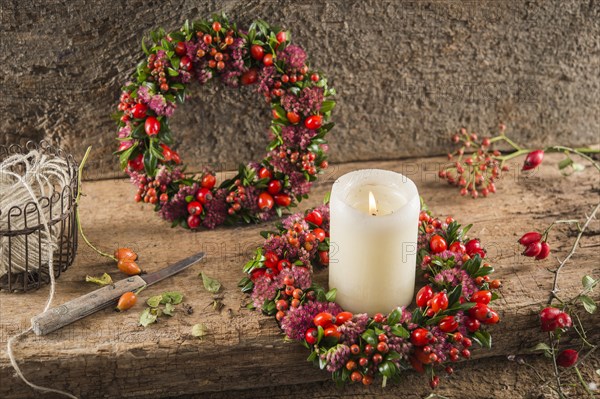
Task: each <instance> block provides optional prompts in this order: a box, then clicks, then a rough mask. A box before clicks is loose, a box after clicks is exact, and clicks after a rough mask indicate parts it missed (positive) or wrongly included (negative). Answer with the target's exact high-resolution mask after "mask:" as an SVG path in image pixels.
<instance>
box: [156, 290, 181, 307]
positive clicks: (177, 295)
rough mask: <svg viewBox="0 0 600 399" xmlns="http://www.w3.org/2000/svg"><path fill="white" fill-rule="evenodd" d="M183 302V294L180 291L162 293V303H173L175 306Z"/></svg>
mask: <svg viewBox="0 0 600 399" xmlns="http://www.w3.org/2000/svg"><path fill="white" fill-rule="evenodd" d="M182 301H183V294H182V293H181V292H179V291H167V292H163V293H162V299H161V301H160V303H162V304H166V303H172V304H173V305H179V304H180V303H181V302H182Z"/></svg>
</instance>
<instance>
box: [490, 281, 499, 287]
mask: <svg viewBox="0 0 600 399" xmlns="http://www.w3.org/2000/svg"><path fill="white" fill-rule="evenodd" d="M500 286H502V282H500V280H492V281H490V288H493V289H498V288H500Z"/></svg>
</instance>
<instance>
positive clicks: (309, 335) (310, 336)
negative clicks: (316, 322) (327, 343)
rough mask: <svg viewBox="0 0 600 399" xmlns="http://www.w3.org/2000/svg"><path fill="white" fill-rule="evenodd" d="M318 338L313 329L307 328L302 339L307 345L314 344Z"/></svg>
mask: <svg viewBox="0 0 600 399" xmlns="http://www.w3.org/2000/svg"><path fill="white" fill-rule="evenodd" d="M318 336H319V332H318V331H317V329H316V328H314V327H311V328H309V329H308V330H306V333H304V339H305V340H306V343H307V344H309V345H314V344H316V343H317V338H318Z"/></svg>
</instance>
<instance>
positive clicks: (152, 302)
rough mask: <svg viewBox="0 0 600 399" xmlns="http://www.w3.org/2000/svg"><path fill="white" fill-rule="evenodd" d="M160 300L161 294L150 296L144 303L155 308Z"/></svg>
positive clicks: (161, 298)
mask: <svg viewBox="0 0 600 399" xmlns="http://www.w3.org/2000/svg"><path fill="white" fill-rule="evenodd" d="M162 300H163V296H162V295H156V296H151V297H150V298H148V300H147V301H146V304H148V306H150V307H151V308H157V307H158V305H160V303H161V301H162Z"/></svg>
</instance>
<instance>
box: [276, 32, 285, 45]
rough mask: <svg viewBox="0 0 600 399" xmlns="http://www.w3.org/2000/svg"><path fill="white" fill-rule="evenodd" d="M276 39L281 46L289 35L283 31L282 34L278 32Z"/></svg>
mask: <svg viewBox="0 0 600 399" xmlns="http://www.w3.org/2000/svg"><path fill="white" fill-rule="evenodd" d="M275 38H276V39H277V43H279V44H281V43H283V42H285V41H286V40H287V34H286V32H285V31H283V30H282V31H281V32H278V33H277V35H275Z"/></svg>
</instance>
